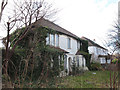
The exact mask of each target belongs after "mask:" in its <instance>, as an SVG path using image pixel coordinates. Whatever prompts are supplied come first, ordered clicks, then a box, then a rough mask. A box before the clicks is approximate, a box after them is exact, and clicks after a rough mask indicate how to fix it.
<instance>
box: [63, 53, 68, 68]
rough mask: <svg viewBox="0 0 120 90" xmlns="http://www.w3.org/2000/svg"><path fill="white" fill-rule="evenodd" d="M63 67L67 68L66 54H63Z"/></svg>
mask: <svg viewBox="0 0 120 90" xmlns="http://www.w3.org/2000/svg"><path fill="white" fill-rule="evenodd" d="M64 68H65V69H67V55H64Z"/></svg>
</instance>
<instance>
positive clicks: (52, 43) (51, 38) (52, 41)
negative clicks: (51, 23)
mask: <svg viewBox="0 0 120 90" xmlns="http://www.w3.org/2000/svg"><path fill="white" fill-rule="evenodd" d="M50 40H51V45H52V46H55V35H53V34H51V35H50Z"/></svg>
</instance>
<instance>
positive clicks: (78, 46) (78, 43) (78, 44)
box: [77, 41, 80, 49]
mask: <svg viewBox="0 0 120 90" xmlns="http://www.w3.org/2000/svg"><path fill="white" fill-rule="evenodd" d="M77 49H80V42H79V41H77Z"/></svg>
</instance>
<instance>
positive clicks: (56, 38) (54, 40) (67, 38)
mask: <svg viewBox="0 0 120 90" xmlns="http://www.w3.org/2000/svg"><path fill="white" fill-rule="evenodd" d="M36 24H37V25H41V26H43V27H48V28H51V29H52V30H55V31H57V32H58V33H56V34H49V33H48V35H47V38H46V44H47V45H50V46H52V47H55V48H59V49H61V50H64V51H65V52H66V53H65V58H64V70H67V72H68V73H67V74H69V73H70V72H71V71H72V64H73V62H74V61H75V63H76V66H78V67H79V68H80V69H83V70H88V68H87V67H86V60H85V58H84V57H83V55H76V53H77V51H78V50H79V49H80V42H79V40H78V39H77V38H79V37H77V36H76V35H74V34H72V33H71V32H69V31H67V30H65V29H63V28H62V27H60V26H58V25H56V24H54V23H53V22H50V21H48V20H45V19H41V20H39V21H37V22H36ZM59 33H60V34H59Z"/></svg>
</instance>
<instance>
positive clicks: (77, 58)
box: [76, 56, 79, 67]
mask: <svg viewBox="0 0 120 90" xmlns="http://www.w3.org/2000/svg"><path fill="white" fill-rule="evenodd" d="M76 59H77V67H79V57H78V56H77V57H76Z"/></svg>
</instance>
